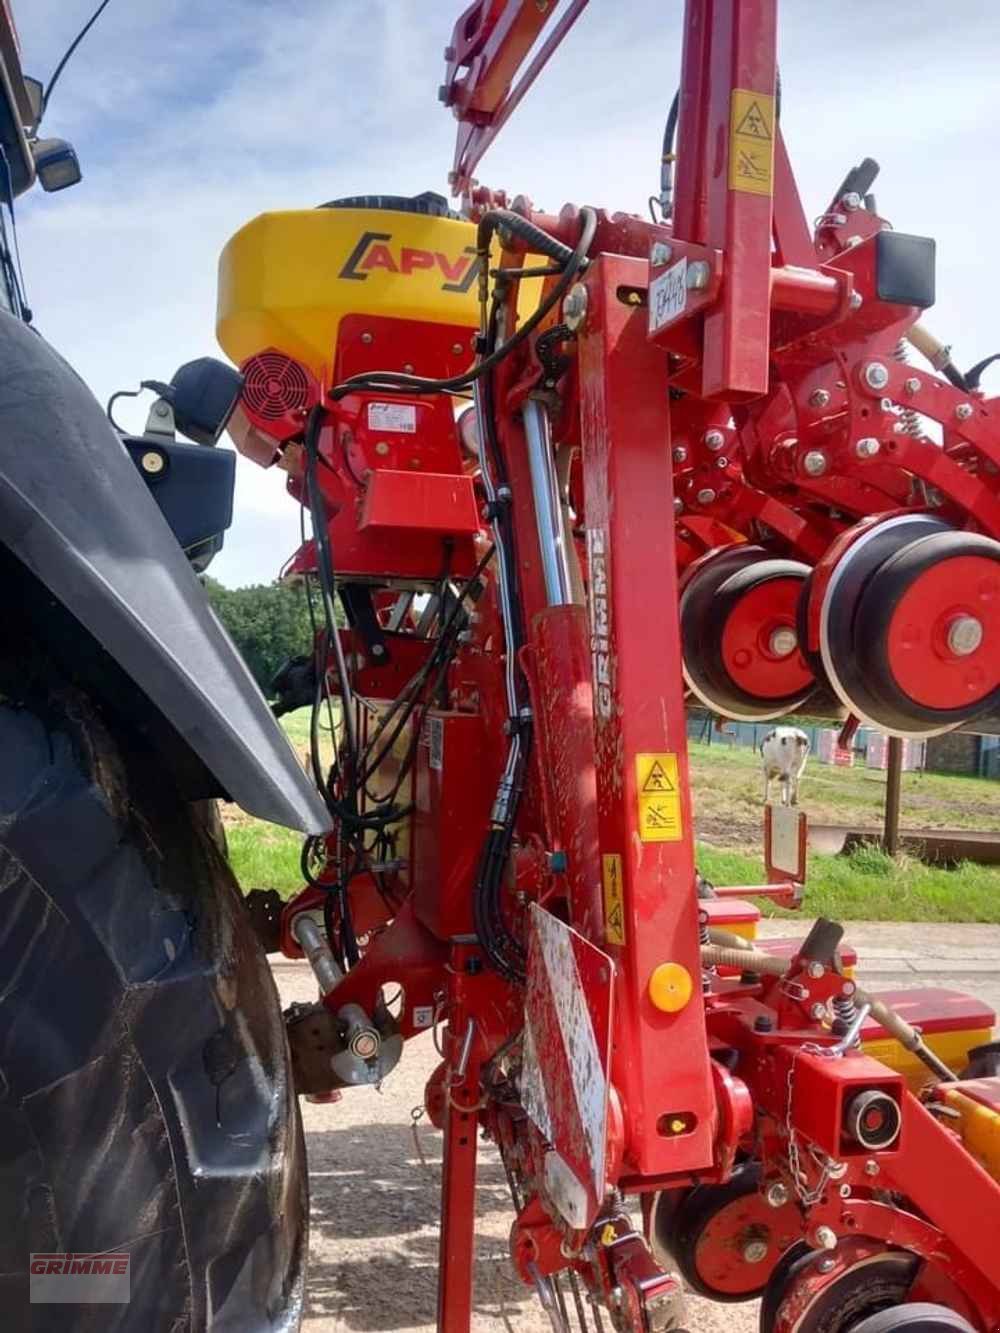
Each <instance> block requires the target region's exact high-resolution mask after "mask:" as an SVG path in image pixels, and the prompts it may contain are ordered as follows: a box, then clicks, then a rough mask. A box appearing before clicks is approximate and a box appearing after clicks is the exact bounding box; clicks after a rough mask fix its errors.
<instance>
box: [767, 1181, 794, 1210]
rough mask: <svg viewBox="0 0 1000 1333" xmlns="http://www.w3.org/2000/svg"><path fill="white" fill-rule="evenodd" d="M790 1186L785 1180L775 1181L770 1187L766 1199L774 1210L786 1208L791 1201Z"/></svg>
mask: <svg viewBox="0 0 1000 1333" xmlns="http://www.w3.org/2000/svg"><path fill="white" fill-rule="evenodd" d="M789 1197H790V1196H789V1193H788V1186H787V1185H786V1184H785V1182H784V1181H783V1180H775V1181H773V1182H772V1183H771V1184H770V1185H768V1187H767V1189H766V1191H765V1192H764V1198H765V1199H766V1200H767V1202H768V1203H769V1204H770V1206H771V1207H772V1208H784V1206H785V1204H786V1203H787V1202H788V1200H789Z"/></svg>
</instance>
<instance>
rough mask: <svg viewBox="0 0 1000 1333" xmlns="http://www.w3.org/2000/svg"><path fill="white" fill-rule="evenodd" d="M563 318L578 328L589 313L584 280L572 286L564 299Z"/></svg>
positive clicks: (571, 325) (572, 326)
mask: <svg viewBox="0 0 1000 1333" xmlns="http://www.w3.org/2000/svg"><path fill="white" fill-rule="evenodd" d="M562 313H563V320H564V321H565V323H567V324H568V325H569V327H570V328H571V329H577V328H579V327H580V325H581V324H582V323H583V320H584V317H585V315H586V313H587V289H586V287H584V285H583V283H582V282H578V283H577V284H576V286H575V287H571V288H570V289H569V292H568V294H567V296H566V299H565V301H563V306H562Z"/></svg>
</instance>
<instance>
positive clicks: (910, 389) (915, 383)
mask: <svg viewBox="0 0 1000 1333" xmlns="http://www.w3.org/2000/svg"><path fill="white" fill-rule="evenodd" d="M920 387H921V384H920V381H919V380H918V379H917V377H916V375H911V376H910V377H909V379H905V380H904V381H903V388H904V389H905V390H906V392H907V393H917V392H918V391H919V389H920Z"/></svg>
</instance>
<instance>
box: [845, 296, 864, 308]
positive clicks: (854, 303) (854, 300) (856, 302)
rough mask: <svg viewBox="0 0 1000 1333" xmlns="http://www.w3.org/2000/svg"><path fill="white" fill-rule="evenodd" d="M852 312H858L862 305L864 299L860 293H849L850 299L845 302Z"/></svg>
mask: <svg viewBox="0 0 1000 1333" xmlns="http://www.w3.org/2000/svg"><path fill="white" fill-rule="evenodd" d="M847 304H848V305H849V306H850V307H851V309H852V310H860V309H861V307H862V305H864V297H863V296H862V295H861V293H860V292H851V299H850V300H849V301H848V302H847Z"/></svg>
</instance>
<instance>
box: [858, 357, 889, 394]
mask: <svg viewBox="0 0 1000 1333" xmlns="http://www.w3.org/2000/svg"><path fill="white" fill-rule="evenodd" d="M862 374H863V376H864V381H865V383H866V384H867V385H868V387H869V389H884V388H885V386H886V385H887V384H888V383H889V372H888V370H887V369H886V368H885V366H883V364H882V362H881V361H869V362H868V364H867V366H865V368H864V371H863V372H862Z"/></svg>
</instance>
